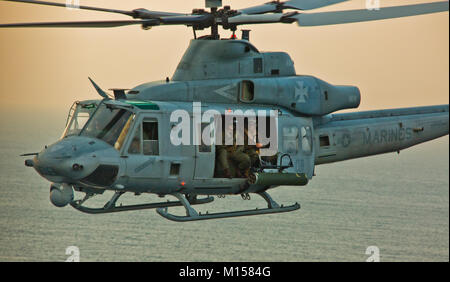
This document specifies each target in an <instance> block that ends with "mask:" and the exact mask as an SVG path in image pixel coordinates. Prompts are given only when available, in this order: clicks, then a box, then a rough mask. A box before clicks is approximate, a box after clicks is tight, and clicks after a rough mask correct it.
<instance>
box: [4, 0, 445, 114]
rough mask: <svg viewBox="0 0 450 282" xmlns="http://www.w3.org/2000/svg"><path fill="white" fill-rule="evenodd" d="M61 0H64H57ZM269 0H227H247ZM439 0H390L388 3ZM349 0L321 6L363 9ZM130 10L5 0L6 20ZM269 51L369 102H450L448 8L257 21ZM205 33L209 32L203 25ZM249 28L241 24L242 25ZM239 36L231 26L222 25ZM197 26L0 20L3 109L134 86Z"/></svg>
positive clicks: (194, 4) (193, 4) (55, 105)
mask: <svg viewBox="0 0 450 282" xmlns="http://www.w3.org/2000/svg"><path fill="white" fill-rule="evenodd" d="M55 1H56V0H55ZM58 2H60V3H64V2H65V1H62V0H59V1H58ZM264 2H267V1H264V0H260V1H256V0H253V1H242V0H234V1H225V0H224V1H223V3H224V5H231V6H232V8H235V9H238V8H244V7H247V6H252V5H257V4H261V3H264ZM425 2H433V1H423V0H421V1H410V0H408V1H406V0H404V1H388V0H381V6H382V7H385V6H393V5H402V4H415V3H425ZM81 4H82V5H89V6H97V7H105V8H116V9H123V10H132V9H134V8H141V7H144V8H147V9H149V10H165V11H175V12H189V11H190V10H191V9H192V8H202V7H203V6H204V1H203V0H195V1H193V0H190V1H186V0H177V1H173V0H171V1H156V0H155V1H148V0H129V1H118V0H116V1H113V0H109V1H107V0H81ZM364 7H365V1H364V0H359V1H349V2H346V3H341V4H337V5H334V6H331V7H328V8H324V9H318V10H316V11H327V10H344V9H361V8H364ZM121 19H129V17H127V16H122V15H116V14H107V13H102V12H95V11H78V10H66V9H65V8H59V7H46V6H44V7H42V6H37V5H31V4H22V3H11V2H3V1H0V22H1V23H12V22H33V21H58V20H62V21H72V20H121ZM245 28H249V29H252V33H251V35H250V36H251V42H252V43H253V44H254V45H255V46H256V47H257V48H258V49H259V50H261V51H285V52H287V53H289V54H290V55H291V57H292V58H293V60H294V61H295V67H296V70H297V73H298V74H310V75H314V76H316V77H319V78H321V79H323V80H325V81H327V82H330V83H333V84H349V85H355V86H358V87H359V88H360V90H361V94H362V99H361V106H360V109H361V110H370V109H381V108H396V107H410V106H424V105H433V104H448V103H449V79H448V76H449V37H448V34H449V18H448V12H444V13H439V14H432V15H423V16H416V17H409V18H402V19H392V20H384V21H378V22H369V23H358V24H346V25H337V26H325V27H304V28H300V27H298V26H297V24H290V25H289V24H274V25H252V26H246V27H245ZM200 33H201V32H200ZM237 34H238V35H239V36H240V32H238V33H237ZM221 35H222V37H229V36H230V32H229V31H221ZM191 38H192V30H191V29H190V28H186V27H183V26H177V27H155V28H153V29H152V30H148V31H144V30H141V28H140V27H139V26H129V27H119V28H110V29H81V28H80V29H50V28H33V29H2V30H0V66H1V68H0V95H1V97H0V98H1V103H0V111H2V112H4V111H8V110H11V109H14V108H16V106H19V105H20V106H21V107H23V108H22V109H30V108H31V106H36V105H39V106H40V109H42V110H54V111H57V112H60V111H61V112H62V113H67V111H68V108H69V107H70V105H71V103H72V102H73V101H74V100H84V99H97V98H99V96H98V95H97V94H96V92H95V90H94V89H93V87H92V86H91V85H90V83H89V81H88V79H87V77H88V76H91V77H92V78H93V79H94V80H95V81H96V82H97V83H98V84H99V85H100V86H101V87H102V88H104V89H108V88H115V87H121V88H132V87H134V86H136V85H138V84H140V83H143V82H148V81H152V80H161V79H164V78H165V77H166V76H172V74H173V72H174V70H175V68H176V66H177V63H178V61H179V60H180V58H181V56H182V54H183V52H184V50H185V49H186V47H187V45H188V42H189V40H190V39H191Z"/></svg>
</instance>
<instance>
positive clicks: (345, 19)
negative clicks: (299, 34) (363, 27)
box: [292, 1, 448, 26]
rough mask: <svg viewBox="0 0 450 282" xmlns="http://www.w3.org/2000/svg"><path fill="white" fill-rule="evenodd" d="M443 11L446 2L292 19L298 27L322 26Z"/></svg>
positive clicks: (446, 4) (321, 14)
mask: <svg viewBox="0 0 450 282" xmlns="http://www.w3.org/2000/svg"><path fill="white" fill-rule="evenodd" d="M444 11H448V1H443V2H433V3H426V4H416V5H406V6H396V7H386V8H380V9H379V10H366V9H364V10H347V11H336V12H323V13H308V14H297V15H295V16H292V18H294V19H296V20H297V23H298V25H299V26H322V25H332V24H344V23H356V22H367V21H376V20H384V19H392V18H401V17H409V16H417V15H424V14H431V13H438V12H444Z"/></svg>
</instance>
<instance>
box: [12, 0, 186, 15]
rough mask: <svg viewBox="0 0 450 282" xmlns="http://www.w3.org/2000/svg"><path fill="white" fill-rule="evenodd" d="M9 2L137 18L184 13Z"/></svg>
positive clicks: (45, 2) (25, 0)
mask: <svg viewBox="0 0 450 282" xmlns="http://www.w3.org/2000/svg"><path fill="white" fill-rule="evenodd" d="M4 1H9V2H22V3H29V4H38V5H47V6H56V7H65V8H73V9H81V10H91V11H100V12H108V13H116V14H122V15H127V16H130V17H133V18H136V19H154V18H159V17H171V16H181V15H184V14H180V13H170V12H157V11H149V10H147V9H143V8H141V9H135V10H132V11H125V10H116V9H106V8H98V7H90V6H83V5H80V6H74V5H68V4H63V3H55V2H47V1H31V0H4Z"/></svg>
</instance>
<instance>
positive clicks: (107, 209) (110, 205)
mask: <svg viewBox="0 0 450 282" xmlns="http://www.w3.org/2000/svg"><path fill="white" fill-rule="evenodd" d="M123 193H125V192H123V191H120V192H115V193H114V195H113V196H112V198H111V200H109V201H108V202H107V203H106V204H105V206H104V207H103V208H89V207H86V206H83V205H82V204H83V203H84V202H85V201H86V200H88V199H89V198H90V197H92V195H90V194H86V196H85V197H84V199H82V200H79V201H72V202H71V203H70V205H71V206H72V207H73V208H74V209H77V210H79V211H81V212H84V213H89V214H101V213H111V212H122V211H133V210H143V209H156V208H164V207H175V206H182V205H183V203H182V202H181V201H167V202H159V203H148V204H139V205H126V206H118V207H116V202H117V200H118V199H119V198H120V196H122V194H123ZM184 200H185V201H187V200H186V199H184ZM212 201H214V197H207V198H203V199H197V198H190V201H187V202H188V203H189V204H190V205H200V204H207V203H210V202H212Z"/></svg>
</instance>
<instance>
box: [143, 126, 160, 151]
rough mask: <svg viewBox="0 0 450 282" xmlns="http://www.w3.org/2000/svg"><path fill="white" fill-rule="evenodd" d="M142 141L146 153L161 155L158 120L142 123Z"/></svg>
mask: <svg viewBox="0 0 450 282" xmlns="http://www.w3.org/2000/svg"><path fill="white" fill-rule="evenodd" d="M142 141H143V151H144V155H159V141H158V122H157V121H144V122H143V123H142Z"/></svg>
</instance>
